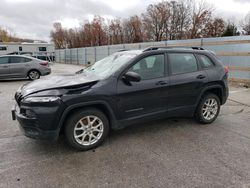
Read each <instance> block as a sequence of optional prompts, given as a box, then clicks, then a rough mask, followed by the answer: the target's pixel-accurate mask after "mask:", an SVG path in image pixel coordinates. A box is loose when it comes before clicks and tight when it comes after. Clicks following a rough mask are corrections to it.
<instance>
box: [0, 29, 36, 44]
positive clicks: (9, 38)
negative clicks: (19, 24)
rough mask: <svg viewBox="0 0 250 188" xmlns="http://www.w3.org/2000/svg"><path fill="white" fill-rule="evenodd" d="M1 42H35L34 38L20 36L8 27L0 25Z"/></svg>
mask: <svg viewBox="0 0 250 188" xmlns="http://www.w3.org/2000/svg"><path fill="white" fill-rule="evenodd" d="M0 42H34V40H31V39H22V38H18V37H16V36H15V35H12V34H11V33H10V32H9V31H8V30H7V29H4V28H1V27H0Z"/></svg>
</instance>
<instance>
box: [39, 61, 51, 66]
mask: <svg viewBox="0 0 250 188" xmlns="http://www.w3.org/2000/svg"><path fill="white" fill-rule="evenodd" d="M48 64H49V62H48V61H43V62H41V63H40V65H43V66H48Z"/></svg>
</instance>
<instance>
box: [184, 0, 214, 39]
mask: <svg viewBox="0 0 250 188" xmlns="http://www.w3.org/2000/svg"><path fill="white" fill-rule="evenodd" d="M190 2H191V3H192V6H191V14H192V15H191V16H192V19H191V27H190V30H189V38H191V39H193V38H200V37H202V36H203V34H204V30H205V28H206V25H207V24H208V23H209V22H210V20H211V18H212V7H211V6H210V5H209V4H207V3H206V2H205V1H201V2H200V3H199V4H197V3H195V2H194V1H190Z"/></svg>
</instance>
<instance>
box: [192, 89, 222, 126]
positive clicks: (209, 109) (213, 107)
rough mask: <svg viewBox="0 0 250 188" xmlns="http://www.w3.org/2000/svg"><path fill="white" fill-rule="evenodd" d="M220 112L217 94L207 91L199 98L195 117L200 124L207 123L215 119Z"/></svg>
mask: <svg viewBox="0 0 250 188" xmlns="http://www.w3.org/2000/svg"><path fill="white" fill-rule="evenodd" d="M219 112H220V99H219V98H218V96H217V95H215V94H212V93H208V94H206V95H205V96H204V98H203V99H201V101H200V103H199V105H198V107H197V110H196V115H195V116H196V119H197V120H198V122H200V123H202V124H209V123H212V122H213V121H214V120H216V118H217V116H218V114H219Z"/></svg>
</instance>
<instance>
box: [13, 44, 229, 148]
mask: <svg viewBox="0 0 250 188" xmlns="http://www.w3.org/2000/svg"><path fill="white" fill-rule="evenodd" d="M227 78H228V69H227V68H226V67H223V65H222V63H221V62H220V60H219V59H218V58H217V57H216V56H215V55H214V53H212V52H210V51H208V50H204V49H202V48H190V49H189V48H186V49H184V48H164V47H151V48H147V49H145V50H131V51H121V52H117V53H114V54H112V55H110V56H108V57H106V58H104V59H102V60H100V61H98V62H96V63H95V64H93V65H92V66H90V67H88V68H85V69H84V70H82V71H79V72H78V74H74V75H65V76H54V77H50V78H43V79H41V80H37V81H34V82H31V83H28V84H26V85H24V86H22V87H21V88H20V89H18V91H17V92H16V94H15V99H16V102H17V104H16V105H15V107H14V109H13V110H12V116H13V120H15V119H17V120H18V122H19V125H20V128H21V130H23V132H24V134H25V135H26V136H27V137H31V138H35V139H53V140H55V139H57V138H58V136H59V135H60V134H61V133H64V134H65V137H66V140H67V141H68V143H69V144H70V145H71V146H72V147H74V148H76V149H78V150H88V149H92V148H94V147H97V146H99V145H100V144H101V143H102V142H103V141H104V139H105V137H107V135H108V133H109V131H110V129H114V130H116V129H121V128H123V127H125V126H128V125H131V124H137V123H139V122H140V123H142V122H145V121H149V120H155V119H159V118H169V117H195V119H196V120H198V121H199V122H200V123H204V124H207V123H212V122H213V121H214V120H215V119H216V118H217V116H218V114H219V111H220V106H221V105H223V104H224V103H225V102H226V99H227V97H228V86H227Z"/></svg>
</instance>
